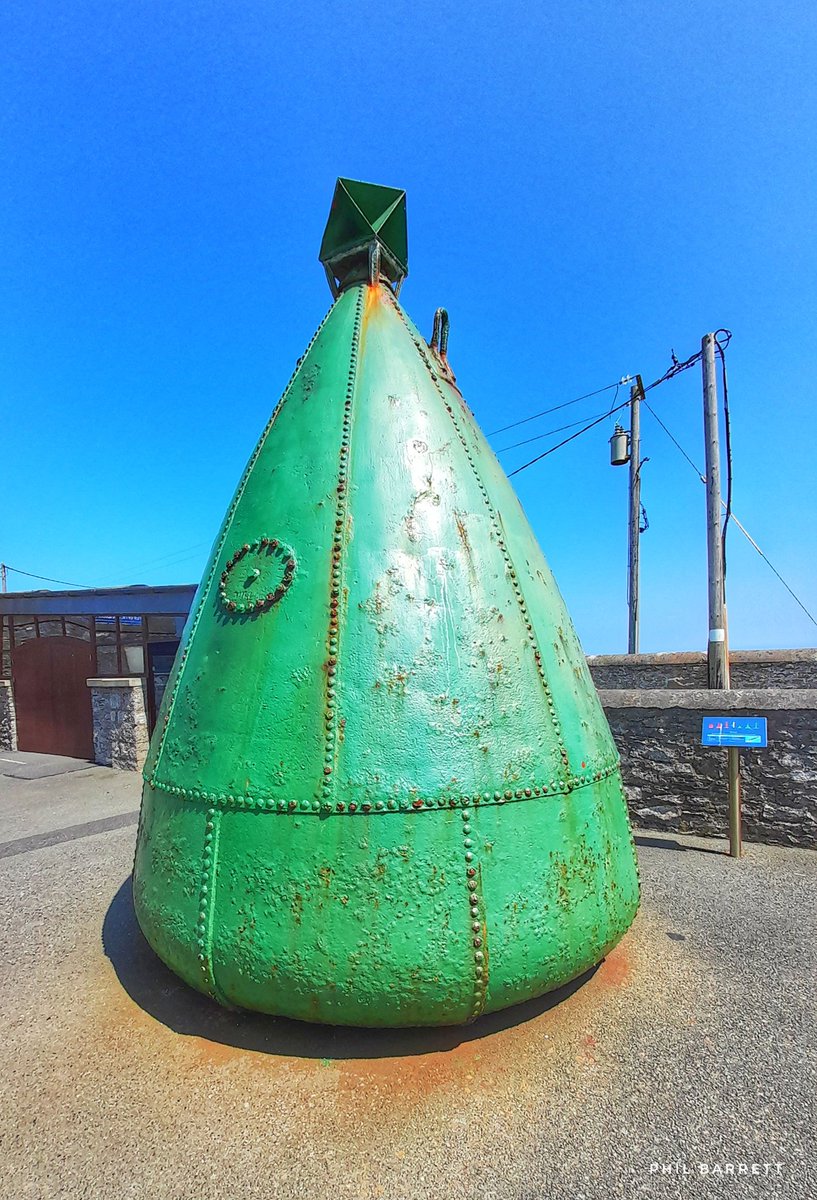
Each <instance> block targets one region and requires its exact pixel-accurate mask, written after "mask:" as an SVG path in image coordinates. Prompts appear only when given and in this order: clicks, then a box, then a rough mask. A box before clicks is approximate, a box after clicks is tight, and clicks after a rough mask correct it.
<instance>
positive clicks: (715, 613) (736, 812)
mask: <svg viewBox="0 0 817 1200" xmlns="http://www.w3.org/2000/svg"><path fill="white" fill-rule="evenodd" d="M701 363H702V367H703V385H704V442H705V447H706V552H707V566H708V576H709V640H708V643H707V666H708V676H709V686H710V688H713V689H716V690H722V689H727V688H729V686H730V681H729V650H728V637H727V629H726V591H725V581H724V575H723V542H722V539H721V456H720V438H719V432H718V384H717V380H716V378H715V335H714V333H707V334H705V335H704V337H703V339H702V341H701ZM726 753H727V758H728V762H727V767H728V772H729V853H730V854H731V855H732V857H733V858H740V855H741V812H740V760H739V758H738V750H737V748H736V747H734V746H730V747H729V748H728V749H727V751H726Z"/></svg>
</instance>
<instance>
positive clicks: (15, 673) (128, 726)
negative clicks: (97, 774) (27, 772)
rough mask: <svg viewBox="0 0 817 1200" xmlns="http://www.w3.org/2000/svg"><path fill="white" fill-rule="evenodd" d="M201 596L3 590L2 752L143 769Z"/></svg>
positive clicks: (175, 590)
mask: <svg viewBox="0 0 817 1200" xmlns="http://www.w3.org/2000/svg"><path fill="white" fill-rule="evenodd" d="M195 591H196V585H195V584H180V585H177V586H168V587H147V586H143V585H134V586H131V587H124V588H93V589H76V590H71V591H30V592H3V593H0V646H1V650H0V749H5V750H29V751H34V752H39V753H45V754H62V755H67V756H70V757H72V758H87V759H88V760H89V761H95V762H100V763H103V764H106V765H113V766H120V767H124V768H130V769H138V768H139V767H140V766H141V759H142V758H143V756H144V753H145V751H146V749H147V743H148V740H149V737H150V733H151V731H152V729H153V726H154V724H155V722H156V714H157V712H158V710H159V705H160V703H161V699H162V694H163V692H164V688H165V684H166V682H167V679H168V675H169V674H170V669H171V667H172V665H173V660H174V658H175V655H176V650H177V649H178V646H179V640H180V638H181V633H182V629H183V627H184V623H185V621H186V620H187V614H188V612H189V611H190V606H191V604H192V601H193V596H194V595H195Z"/></svg>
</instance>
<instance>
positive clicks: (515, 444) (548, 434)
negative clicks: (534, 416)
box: [494, 409, 611, 454]
mask: <svg viewBox="0 0 817 1200" xmlns="http://www.w3.org/2000/svg"><path fill="white" fill-rule="evenodd" d="M610 411H611V410H610V409H605V410H604V412H603V413H597V414H596V415H597V416H602V417H608V416H609V415H610ZM585 420H586V417H581V418H580V420H578V421H569V422H568V423H567V425H558V426H557V427H556V428H555V429H548V430H546V432H545V433H537V434H534V436H533V437H529V438H524V439H523V440H522V441H521V442H513V443H512V444H511V445H510V446H502V447H500V449H499V450H495V451H494V453H495V454H504V453H505V451H506V450H516V449H517V447H518V446H528V445H530V443H531V442H541V440H542V438H546V437H552V436H553V434H554V433H563V432H564V430H565V429H575V428H576V426H577V425H581V424H582V423H583V422H584V421H585Z"/></svg>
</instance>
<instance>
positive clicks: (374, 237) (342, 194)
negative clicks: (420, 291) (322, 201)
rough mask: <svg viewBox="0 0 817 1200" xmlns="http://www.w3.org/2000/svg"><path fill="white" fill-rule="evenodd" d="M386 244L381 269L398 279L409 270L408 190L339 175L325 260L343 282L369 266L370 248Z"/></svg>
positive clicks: (323, 249)
mask: <svg viewBox="0 0 817 1200" xmlns="http://www.w3.org/2000/svg"><path fill="white" fill-rule="evenodd" d="M374 243H377V245H378V246H379V247H380V261H381V267H380V271H381V274H382V275H384V276H385V277H386V278H387V279H389V280H391V282H393V283H399V282H400V281H402V280H403V279H404V278H405V277H406V275H408V231H407V228H406V193H405V192H404V191H403V190H402V188H390V187H382V186H381V185H380V184H377V183H361V182H360V181H359V180H357V179H339V180H338V181H337V183H336V185H335V194H334V196H333V197H332V207H331V209H330V211H329V220H328V221H327V222H326V229H325V230H324V233H323V241H322V242H321V249H320V254H319V255H318V257H319V259H320V261H321V262H322V263H323V264H324V266H325V267H326V269H327V273H329V272H331V273H332V274H333V275H334V276H335V277H336V278H337V279H338V280H339V281H340V283H341V285H343V284H344V283H345V282H353V281H354V280H357V279H360V278H361V276H362V274H363V272H364V270H365V269H367V268H368V255H369V249H370V247H371V246H372V245H373V244H374Z"/></svg>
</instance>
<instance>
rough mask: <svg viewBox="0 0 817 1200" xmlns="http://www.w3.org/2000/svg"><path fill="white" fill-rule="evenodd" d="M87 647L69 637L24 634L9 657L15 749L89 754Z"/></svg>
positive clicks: (91, 738) (91, 739)
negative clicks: (14, 724)
mask: <svg viewBox="0 0 817 1200" xmlns="http://www.w3.org/2000/svg"><path fill="white" fill-rule="evenodd" d="M91 664H92V658H91V647H90V644H89V643H88V642H83V641H81V640H80V639H79V638H72V637H39V638H30V639H29V640H28V641H25V642H21V644H20V645H19V646H15V647H14V650H13V652H12V657H11V675H12V685H13V687H14V703H15V706H16V709H17V745H18V747H19V749H20V750H34V751H37V752H39V753H41V754H64V755H67V756H68V757H69V758H87V759H91V760H92V759H93V757H94V735H93V718H92V715H91V692H90V688H89V687H88V685H87V682H86V681H87V679H88V678H89V677H90V676H91V675H92V674H93V668H92V665H91Z"/></svg>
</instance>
